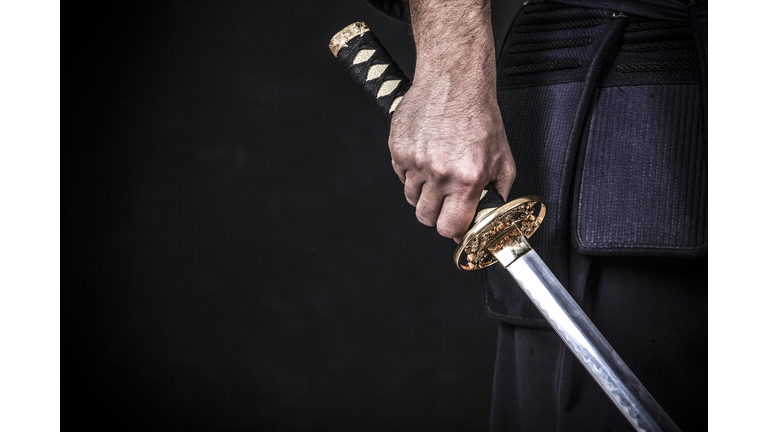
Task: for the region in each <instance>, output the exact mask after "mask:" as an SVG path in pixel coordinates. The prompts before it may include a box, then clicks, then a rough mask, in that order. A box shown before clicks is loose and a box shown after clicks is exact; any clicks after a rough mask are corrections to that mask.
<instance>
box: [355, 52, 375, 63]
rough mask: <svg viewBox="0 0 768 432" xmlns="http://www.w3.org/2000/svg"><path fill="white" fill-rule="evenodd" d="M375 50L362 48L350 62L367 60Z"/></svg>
mask: <svg viewBox="0 0 768 432" xmlns="http://www.w3.org/2000/svg"><path fill="white" fill-rule="evenodd" d="M375 52H376V50H372V49H364V50H360V51H358V52H357V55H356V56H355V59H354V60H352V64H353V65H356V64H360V63H362V62H367V61H368V60H369V59H370V58H371V57H373V53H375Z"/></svg>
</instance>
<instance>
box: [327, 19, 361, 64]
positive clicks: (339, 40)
mask: <svg viewBox="0 0 768 432" xmlns="http://www.w3.org/2000/svg"><path fill="white" fill-rule="evenodd" d="M369 30H370V28H368V26H367V25H365V23H364V22H362V21H358V22H356V23H353V24H350V25H348V26H346V27H344V28H343V29H342V30H341V31H340V32H338V33H336V34H335V35H334V36H333V37H332V38H331V43H330V44H328V48H330V50H331V52H332V53H333V55H334V56H338V55H339V50H340V49H342V48H343V47H345V46H346V45H347V42H349V41H350V40H352V39H353V38H355V37H357V36H360V35H361V34H363V33H365V32H367V31H369Z"/></svg>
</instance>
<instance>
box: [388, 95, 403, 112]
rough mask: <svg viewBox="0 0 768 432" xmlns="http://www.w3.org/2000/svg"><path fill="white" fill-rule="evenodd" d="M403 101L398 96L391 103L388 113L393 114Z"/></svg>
mask: <svg viewBox="0 0 768 432" xmlns="http://www.w3.org/2000/svg"><path fill="white" fill-rule="evenodd" d="M402 99H403V97H402V96H398V97H396V98H395V100H393V101H392V106H390V107H389V112H394V111H395V109H396V108H397V106H398V105H400V101H401V100H402Z"/></svg>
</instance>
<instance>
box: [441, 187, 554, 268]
mask: <svg viewBox="0 0 768 432" xmlns="http://www.w3.org/2000/svg"><path fill="white" fill-rule="evenodd" d="M546 213H547V207H546V206H545V205H544V202H543V201H542V199H541V198H539V197H537V196H535V195H529V196H524V197H522V198H518V199H516V200H514V201H510V202H508V203H506V204H504V205H503V206H501V207H498V208H496V209H495V210H492V211H490V212H486V213H485V214H484V215H481V216H480V217H478V219H479V220H476V221H475V225H474V226H472V228H470V229H469V231H467V233H466V234H464V237H463V238H462V239H461V243H459V246H458V247H457V248H456V251H455V252H454V254H453V261H454V262H455V263H456V266H457V267H459V269H461V270H466V271H472V270H480V269H482V268H485V267H488V266H490V265H492V264H494V263H496V262H497V261H498V260H497V259H496V257H495V256H494V255H493V253H492V252H491V250H493V251H494V252H498V250H499V249H502V248H504V247H506V246H509V247H510V248H512V249H514V248H515V244H514V242H515V240H516V239H517V238H518V237H520V235H521V234H522V235H524V236H525V237H526V238H529V237H530V236H531V235H533V233H534V232H535V231H536V229H537V228H539V225H541V221H542V220H544V216H545V215H546ZM526 244H527V243H526ZM462 256H463V257H464V262H462Z"/></svg>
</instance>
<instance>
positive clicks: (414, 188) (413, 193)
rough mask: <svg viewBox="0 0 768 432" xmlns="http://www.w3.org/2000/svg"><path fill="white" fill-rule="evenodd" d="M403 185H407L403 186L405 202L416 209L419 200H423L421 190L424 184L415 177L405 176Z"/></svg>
mask: <svg viewBox="0 0 768 432" xmlns="http://www.w3.org/2000/svg"><path fill="white" fill-rule="evenodd" d="M403 183H404V184H405V185H404V186H403V191H404V193H405V200H406V201H408V204H410V205H412V206H414V207H416V204H418V202H419V199H421V188H422V187H423V186H424V182H423V181H420V180H415V179H414V177H413V176H405V182H403Z"/></svg>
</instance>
